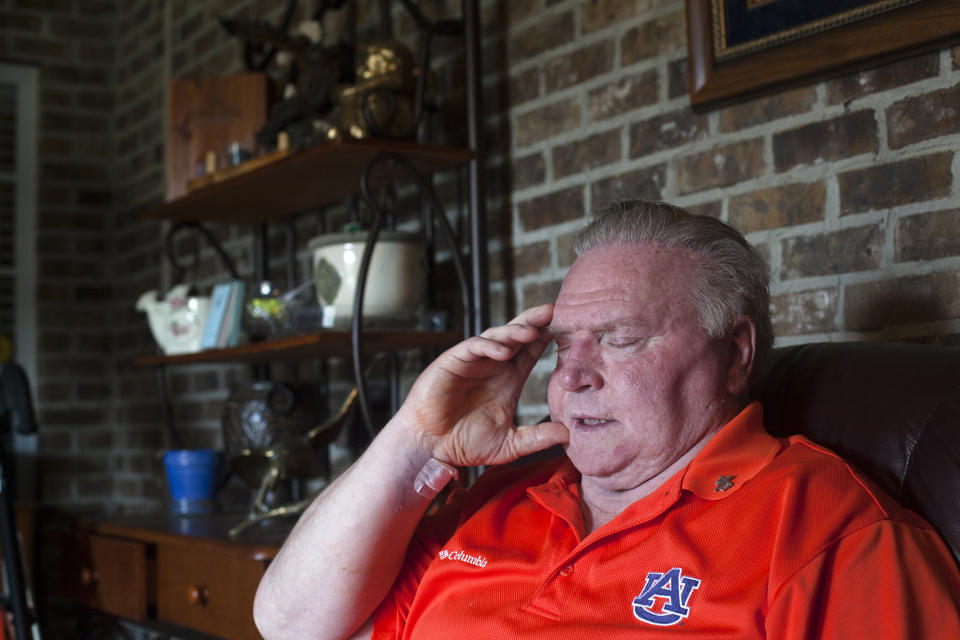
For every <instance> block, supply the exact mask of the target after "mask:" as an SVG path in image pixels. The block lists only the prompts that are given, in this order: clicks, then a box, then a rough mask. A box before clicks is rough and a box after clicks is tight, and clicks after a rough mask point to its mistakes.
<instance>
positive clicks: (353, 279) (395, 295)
mask: <svg viewBox="0 0 960 640" xmlns="http://www.w3.org/2000/svg"><path fill="white" fill-rule="evenodd" d="M366 239H367V234H366V232H346V233H331V234H325V235H321V236H317V237H315V238H313V239H312V240H311V241H310V243H309V245H308V246H309V248H310V251H311V253H312V254H313V277H314V286H315V288H316V293H317V301H318V302H319V303H320V306H321V307H322V308H323V322H322V324H323V326H324V327H325V328H332V327H338V328H340V327H345V326H348V325H349V324H350V321H351V319H352V318H353V300H354V297H355V295H356V289H357V277H358V275H359V272H360V261H361V260H362V259H363V252H364V250H365V249H366V245H367V243H366ZM425 292H426V258H425V251H424V241H423V237H422V236H419V235H417V234H412V233H403V232H398V231H381V232H380V234H379V235H378V236H377V242H376V244H375V245H374V248H373V257H372V258H371V260H370V268H369V270H368V272H367V282H366V289H365V290H364V296H363V316H364V319H365V321H366V320H368V321H369V322H365V324H371V325H374V326H410V325H412V324H416V323H417V321H418V320H419V317H420V314H421V312H422V310H423V305H424V296H425Z"/></svg>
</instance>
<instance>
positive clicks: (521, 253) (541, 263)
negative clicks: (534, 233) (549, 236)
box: [513, 241, 550, 278]
mask: <svg viewBox="0 0 960 640" xmlns="http://www.w3.org/2000/svg"><path fill="white" fill-rule="evenodd" d="M549 266H550V243H549V242H546V241H543V242H535V243H534V244H528V245H524V246H522V247H516V248H514V250H513V269H514V276H515V277H517V278H522V277H524V276H531V275H535V274H537V273H540V272H541V271H543V270H544V269H546V268H547V267H549Z"/></svg>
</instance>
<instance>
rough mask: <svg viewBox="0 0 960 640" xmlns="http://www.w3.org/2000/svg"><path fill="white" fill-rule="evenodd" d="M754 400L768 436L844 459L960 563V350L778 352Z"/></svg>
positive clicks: (843, 346)
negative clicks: (932, 532) (932, 531)
mask: <svg viewBox="0 0 960 640" xmlns="http://www.w3.org/2000/svg"><path fill="white" fill-rule="evenodd" d="M753 395H754V396H755V397H756V398H758V399H759V400H761V401H762V402H763V405H764V416H765V423H766V427H767V430H768V431H770V432H771V433H772V434H774V435H777V436H786V435H791V434H795V433H800V434H803V435H805V436H807V437H808V438H810V439H811V440H813V441H814V442H817V443H819V444H822V445H824V446H825V447H828V448H830V449H832V450H833V451H835V452H836V453H838V454H840V455H841V456H843V457H844V458H845V459H846V460H848V461H849V462H851V463H853V464H854V465H855V466H856V467H857V468H859V469H860V470H861V471H862V472H863V473H864V474H866V475H867V476H868V477H869V478H870V479H871V480H873V481H874V482H875V483H877V484H878V485H879V486H880V487H881V488H882V489H884V490H885V491H886V492H887V493H889V494H890V495H892V496H893V497H894V498H896V499H897V500H899V501H900V503H901V504H903V505H904V506H906V507H907V508H909V509H911V510H913V511H915V512H917V513H919V514H920V515H922V516H923V517H924V518H926V519H927V520H928V521H929V522H930V523H931V524H933V525H934V526H935V527H936V528H937V530H938V531H939V532H940V534H941V535H942V536H943V538H944V540H945V541H946V543H947V545H948V546H949V547H950V550H951V551H952V552H953V555H954V557H955V558H956V559H957V562H958V563H960V348H956V347H942V346H932V345H921V344H900V343H876V342H870V343H866V342H864V343H852V342H847V343H817V344H804V345H797V346H791V347H784V348H779V349H776V350H774V353H773V356H772V357H771V359H770V362H769V364H768V366H767V367H766V370H765V372H764V374H763V376H762V377H761V379H760V381H759V383H758V385H757V386H756V388H755V389H754V394H753Z"/></svg>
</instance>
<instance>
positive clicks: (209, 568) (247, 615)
mask: <svg viewBox="0 0 960 640" xmlns="http://www.w3.org/2000/svg"><path fill="white" fill-rule="evenodd" d="M263 571H264V564H263V562H261V561H259V560H252V559H250V558H241V557H237V556H226V555H220V554H216V553H211V552H209V551H203V550H196V549H190V548H186V547H181V546H176V545H168V544H160V545H158V546H157V617H158V618H160V619H161V620H166V621H167V622H173V623H175V624H179V625H183V626H185V627H190V628H192V629H198V630H200V631H204V632H206V633H210V634H213V635H216V636H220V637H223V638H230V639H231V640H245V639H247V638H251V639H253V640H258V639H259V638H260V634H259V633H257V630H256V627H255V626H254V624H253V596H254V594H255V593H256V591H257V585H258V584H259V583H260V577H261V576H262V575H263Z"/></svg>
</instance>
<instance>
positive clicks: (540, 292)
mask: <svg viewBox="0 0 960 640" xmlns="http://www.w3.org/2000/svg"><path fill="white" fill-rule="evenodd" d="M562 283H563V281H562V280H549V281H547V282H534V283H530V284H526V285H524V286H523V306H524V307H525V308H527V309H529V308H530V307H535V306H537V305H541V304H546V303H547V302H553V301H554V300H556V299H557V294H558V293H560V285H561V284H562Z"/></svg>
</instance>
